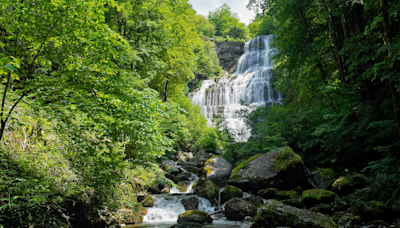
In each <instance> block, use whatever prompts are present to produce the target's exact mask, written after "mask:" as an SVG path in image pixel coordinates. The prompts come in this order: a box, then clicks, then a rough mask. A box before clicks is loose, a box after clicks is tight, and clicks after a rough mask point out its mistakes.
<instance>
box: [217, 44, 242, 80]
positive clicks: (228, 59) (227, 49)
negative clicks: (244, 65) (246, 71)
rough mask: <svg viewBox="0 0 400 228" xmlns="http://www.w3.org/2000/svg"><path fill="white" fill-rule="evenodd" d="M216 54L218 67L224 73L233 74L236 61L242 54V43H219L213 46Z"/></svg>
mask: <svg viewBox="0 0 400 228" xmlns="http://www.w3.org/2000/svg"><path fill="white" fill-rule="evenodd" d="M215 50H216V52H217V54H218V59H219V65H220V66H221V67H222V69H224V70H225V71H227V72H229V73H233V72H235V70H236V65H237V61H238V60H239V58H240V56H241V55H243V54H244V43H242V42H221V43H216V44H215Z"/></svg>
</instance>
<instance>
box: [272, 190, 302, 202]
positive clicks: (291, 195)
mask: <svg viewBox="0 0 400 228" xmlns="http://www.w3.org/2000/svg"><path fill="white" fill-rule="evenodd" d="M276 198H277V199H279V200H285V199H298V198H300V197H299V193H298V192H296V191H292V190H291V191H276Z"/></svg>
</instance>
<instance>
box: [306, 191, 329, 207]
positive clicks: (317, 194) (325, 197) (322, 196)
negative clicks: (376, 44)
mask: <svg viewBox="0 0 400 228" xmlns="http://www.w3.org/2000/svg"><path fill="white" fill-rule="evenodd" d="M335 198H336V194H335V193H334V192H331V191H328V190H324V189H310V190H306V191H304V192H303V194H302V199H303V203H304V204H305V205H306V206H307V207H312V206H314V205H315V204H321V203H328V204H330V203H333V202H334V201H335Z"/></svg>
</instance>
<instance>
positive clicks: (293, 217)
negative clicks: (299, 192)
mask: <svg viewBox="0 0 400 228" xmlns="http://www.w3.org/2000/svg"><path fill="white" fill-rule="evenodd" d="M281 226H282V227H285V226H286V227H315V228H333V227H337V225H336V224H335V223H334V222H333V221H332V219H330V218H329V217H328V216H325V215H322V214H317V213H315V212H310V211H307V210H304V209H299V208H295V207H292V206H289V205H285V204H283V203H280V202H279V201H276V200H270V201H268V202H267V203H266V204H264V205H263V206H262V207H260V208H259V209H258V211H257V215H256V217H255V219H254V223H253V225H252V226H251V227H252V228H258V227H281Z"/></svg>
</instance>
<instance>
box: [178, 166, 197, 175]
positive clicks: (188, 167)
mask: <svg viewBox="0 0 400 228" xmlns="http://www.w3.org/2000/svg"><path fill="white" fill-rule="evenodd" d="M182 166H183V168H184V169H185V170H186V171H188V172H191V173H194V174H196V175H198V174H199V172H200V168H198V167H196V165H194V166H191V165H182Z"/></svg>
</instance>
